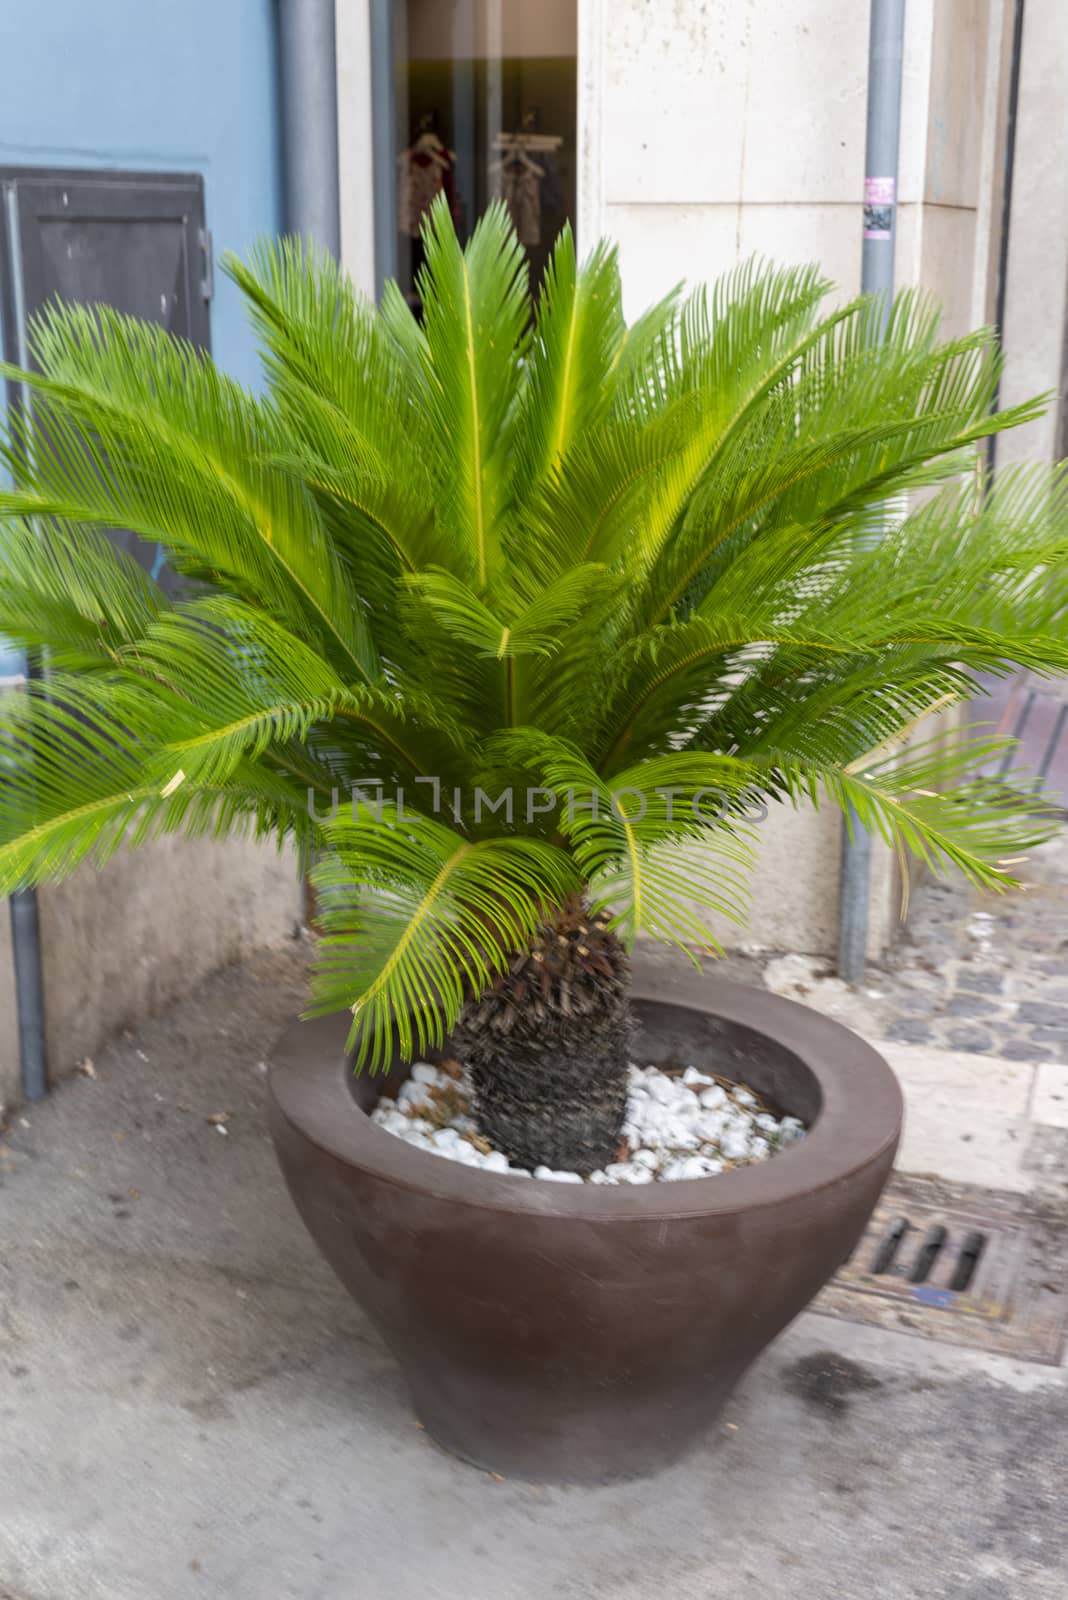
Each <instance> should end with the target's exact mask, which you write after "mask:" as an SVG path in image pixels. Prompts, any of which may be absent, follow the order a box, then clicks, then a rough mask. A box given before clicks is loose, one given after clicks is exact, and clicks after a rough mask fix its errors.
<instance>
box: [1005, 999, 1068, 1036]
mask: <svg viewBox="0 0 1068 1600" xmlns="http://www.w3.org/2000/svg"><path fill="white" fill-rule="evenodd" d="M1017 1015H1018V1017H1019V1020H1020V1022H1022V1023H1024V1024H1025V1025H1026V1026H1028V1027H1031V1026H1037V1027H1040V1028H1064V1029H1065V1031H1066V1032H1068V1006H1057V1005H1050V1004H1049V1002H1048V1001H1045V1000H1022V1001H1021V1002H1020V1010H1019V1012H1018V1013H1017Z"/></svg>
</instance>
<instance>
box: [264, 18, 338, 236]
mask: <svg viewBox="0 0 1068 1600" xmlns="http://www.w3.org/2000/svg"><path fill="white" fill-rule="evenodd" d="M278 55H279V67H280V75H281V99H282V186H283V188H282V193H283V210H284V216H285V230H286V232H287V233H296V234H301V235H303V236H304V237H305V238H310V239H313V240H314V241H315V243H316V244H318V245H321V246H322V247H323V249H325V250H329V251H330V253H331V255H333V256H340V254H341V204H340V199H339V193H338V139H337V56H336V49H335V36H334V0H278Z"/></svg>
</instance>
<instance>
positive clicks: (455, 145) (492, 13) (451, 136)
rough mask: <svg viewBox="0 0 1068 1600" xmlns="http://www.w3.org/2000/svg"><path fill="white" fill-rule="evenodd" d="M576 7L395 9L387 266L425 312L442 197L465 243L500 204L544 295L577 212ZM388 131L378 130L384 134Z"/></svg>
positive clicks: (435, 0)
mask: <svg viewBox="0 0 1068 1600" xmlns="http://www.w3.org/2000/svg"><path fill="white" fill-rule="evenodd" d="M576 13H577V0H537V3H536V4H532V3H531V0H394V4H393V6H392V9H391V15H390V26H391V32H392V40H391V53H392V60H393V72H392V84H391V86H390V87H391V105H390V106H389V111H390V113H391V115H390V116H389V123H390V127H389V134H390V142H391V145H392V148H391V149H390V150H389V153H388V158H387V160H386V161H383V159H382V155H383V152H381V151H379V152H378V153H377V155H378V159H377V167H378V179H377V181H378V183H379V184H383V183H384V184H388V186H389V190H390V193H389V194H388V195H386V196H385V197H381V198H384V199H385V201H386V204H384V205H379V207H378V208H377V209H378V217H379V219H380V222H379V226H380V227H381V226H382V224H383V223H385V225H386V227H387V228H388V230H389V234H390V239H389V247H388V252H387V253H385V254H384V255H383V257H382V262H383V266H384V267H385V268H386V270H387V272H389V274H390V275H395V276H396V277H397V279H398V281H399V283H400V286H401V289H402V291H403V293H404V294H405V296H406V298H407V299H408V302H409V304H410V305H411V306H412V307H413V309H414V310H416V311H418V309H419V303H418V288H417V277H418V271H419V266H420V263H421V260H422V244H421V242H420V238H419V228H420V223H421V221H422V218H423V216H424V215H425V212H426V210H427V207H428V206H429V205H430V204H431V202H432V201H433V199H434V197H435V196H436V195H437V194H439V193H442V192H444V194H445V195H446V196H447V197H448V201H449V205H450V208H451V210H452V214H453V217H454V219H455V221H456V226H457V230H458V232H459V234H460V237H461V238H464V239H466V238H467V237H468V236H469V235H470V233H471V230H472V229H473V227H474V225H475V223H476V222H477V220H478V218H479V216H480V215H481V213H482V212H483V211H484V210H485V208H486V206H487V205H488V204H489V202H490V200H492V199H494V198H500V199H502V200H504V202H505V203H506V205H507V206H508V209H509V211H510V212H511V215H512V218H513V221H514V222H515V225H516V231H517V233H518V235H519V238H520V240H521V241H522V243H523V245H524V247H525V249H526V251H527V255H528V257H529V260H530V268H531V281H532V283H533V285H534V287H535V290H536V288H537V284H538V282H539V281H540V278H541V275H542V272H543V271H544V268H545V263H546V261H547V259H548V255H549V251H550V249H551V248H552V244H553V241H554V240H555V238H556V236H557V234H558V233H559V231H560V229H561V228H562V227H563V225H564V223H565V222H566V221H568V220H570V219H571V218H573V217H574V213H575V167H576V161H575V129H576V106H577V15H576ZM379 126H380V127H382V123H380V124H379Z"/></svg>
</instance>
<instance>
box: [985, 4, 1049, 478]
mask: <svg viewBox="0 0 1068 1600" xmlns="http://www.w3.org/2000/svg"><path fill="white" fill-rule="evenodd" d="M1023 27H1024V0H1016V9H1015V11H1014V13H1013V19H1012V54H1011V56H1010V58H1009V104H1008V108H1007V112H1006V120H1005V171H1004V177H1003V180H1002V191H1001V236H1000V238H999V239H998V277H997V288H996V290H995V294H994V327H995V329H996V331H997V336H998V348H999V349H1000V350H1002V351H1003V350H1004V346H1005V299H1006V295H1007V293H1008V285H1009V233H1010V228H1011V223H1012V183H1013V178H1014V176H1015V173H1016V124H1017V121H1018V118H1019V113H1020V62H1021V61H1022V59H1023ZM1000 405H1001V373H1000V372H999V373H998V379H997V386H996V388H995V390H994V398H993V400H992V402H991V407H990V409H991V410H992V411H997V410H998V408H999V407H1000ZM1060 453H1061V452H1060V451H1058V452H1057V454H1058V455H1059V454H1060ZM997 458H998V436H997V434H996V433H992V434H991V435H990V438H989V439H988V440H987V453H986V465H987V471H988V472H989V474H990V476H991V477H993V476H994V469H995V468H996V466H997Z"/></svg>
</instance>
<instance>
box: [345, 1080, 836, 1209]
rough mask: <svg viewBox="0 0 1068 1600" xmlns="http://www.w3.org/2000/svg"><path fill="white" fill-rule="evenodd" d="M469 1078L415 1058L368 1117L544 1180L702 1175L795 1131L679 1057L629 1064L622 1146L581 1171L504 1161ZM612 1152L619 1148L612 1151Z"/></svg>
mask: <svg viewBox="0 0 1068 1600" xmlns="http://www.w3.org/2000/svg"><path fill="white" fill-rule="evenodd" d="M471 1107H472V1090H471V1085H470V1082H469V1081H468V1079H467V1077H466V1075H465V1074H464V1072H463V1070H462V1068H461V1067H460V1066H459V1064H458V1063H455V1062H453V1063H448V1064H446V1065H443V1066H440V1067H433V1066H431V1065H429V1063H428V1062H425V1061H417V1062H416V1064H415V1065H414V1066H413V1068H412V1071H411V1075H410V1076H409V1078H408V1079H407V1080H406V1081H405V1083H404V1084H402V1086H401V1089H400V1092H399V1094H398V1095H397V1098H396V1100H392V1099H388V1098H385V1097H383V1099H381V1100H380V1101H379V1102H378V1105H377V1106H376V1107H375V1109H374V1111H373V1112H372V1113H371V1120H372V1122H375V1123H377V1125H378V1126H379V1127H380V1128H383V1129H385V1131H386V1132H387V1133H392V1134H395V1135H396V1136H397V1138H400V1139H404V1140H406V1141H407V1143H408V1144H412V1145H415V1147H416V1149H418V1150H426V1151H429V1152H430V1153H431V1154H432V1155H438V1156H445V1157H446V1158H447V1159H448V1160H450V1161H460V1162H462V1163H463V1165H464V1166H467V1167H479V1168H481V1169H482V1171H484V1172H506V1173H509V1174H511V1175H512V1176H514V1177H516V1178H529V1177H531V1176H533V1177H535V1178H541V1179H544V1180H546V1181H548V1182H552V1183H583V1182H588V1183H609V1184H618V1183H653V1182H656V1181H659V1182H661V1183H674V1182H676V1181H678V1180H680V1179H684V1178H707V1177H711V1176H713V1175H714V1174H715V1173H717V1172H726V1171H730V1170H731V1169H733V1168H735V1167H746V1166H752V1165H753V1164H754V1163H755V1162H758V1161H766V1160H767V1159H768V1157H769V1156H772V1155H774V1154H775V1152H776V1150H779V1149H781V1148H782V1147H783V1146H784V1145H788V1144H791V1143H793V1142H794V1140H796V1139H800V1138H802V1137H803V1135H804V1131H805V1130H804V1126H803V1124H802V1123H801V1122H800V1120H799V1119H798V1118H797V1117H776V1116H774V1115H773V1114H772V1112H771V1111H770V1110H769V1109H768V1108H767V1107H766V1106H765V1105H764V1104H763V1102H762V1101H761V1100H760V1099H759V1097H758V1096H757V1095H756V1094H754V1093H753V1091H752V1090H750V1089H747V1088H746V1087H745V1086H744V1085H743V1084H734V1083H729V1082H727V1080H725V1079H724V1080H720V1079H717V1078H715V1077H713V1076H712V1075H711V1074H710V1073H705V1072H699V1071H698V1069H697V1068H696V1067H687V1068H686V1070H685V1072H683V1073H682V1074H681V1075H680V1074H676V1073H668V1072H662V1071H661V1070H660V1068H659V1067H637V1066H634V1065H632V1066H631V1068H630V1087H629V1090H628V1094H627V1111H626V1118H625V1120H624V1123H623V1139H624V1141H625V1148H626V1150H627V1155H626V1158H625V1159H624V1160H621V1161H615V1162H612V1163H611V1165H609V1166H607V1167H605V1168H604V1169H603V1170H601V1171H598V1172H593V1173H591V1174H590V1176H589V1178H586V1179H584V1178H582V1177H581V1176H580V1175H579V1174H578V1173H577V1172H554V1171H553V1170H552V1169H551V1168H550V1167H535V1169H534V1172H533V1174H531V1173H530V1172H529V1171H528V1170H527V1169H526V1168H525V1167H516V1166H513V1165H512V1164H511V1163H510V1162H509V1160H508V1158H507V1156H505V1155H503V1154H502V1153H501V1152H500V1151H499V1150H494V1149H492V1148H491V1147H490V1145H489V1144H488V1141H486V1140H485V1139H483V1138H482V1137H481V1136H480V1135H479V1133H478V1127H477V1124H476V1122H475V1119H474V1116H473V1115H472V1110H471ZM621 1153H622V1152H621Z"/></svg>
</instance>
